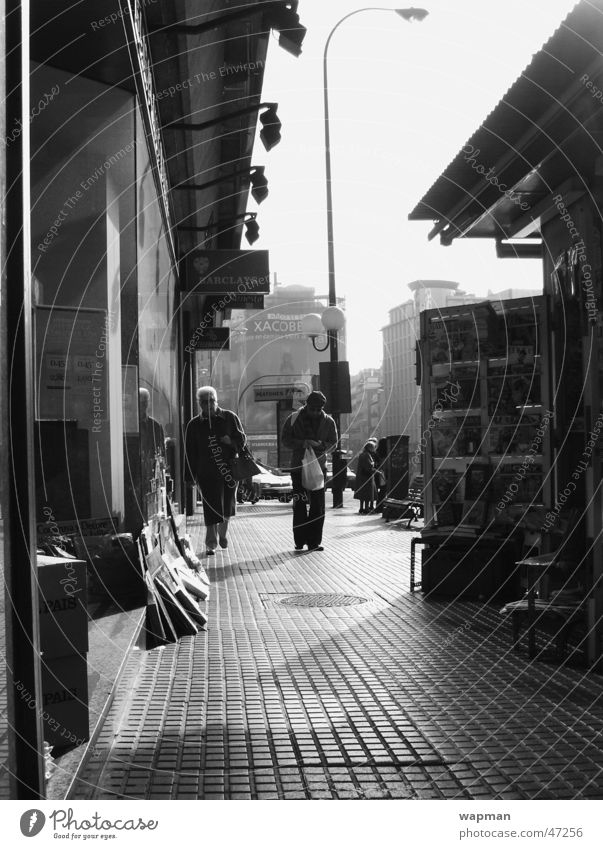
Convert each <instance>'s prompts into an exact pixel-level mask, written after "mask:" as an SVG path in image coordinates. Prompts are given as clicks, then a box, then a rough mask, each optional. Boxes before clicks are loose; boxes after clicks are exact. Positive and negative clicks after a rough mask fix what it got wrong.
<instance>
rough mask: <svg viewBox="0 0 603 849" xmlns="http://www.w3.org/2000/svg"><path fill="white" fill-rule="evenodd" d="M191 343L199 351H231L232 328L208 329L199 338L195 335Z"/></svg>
mask: <svg viewBox="0 0 603 849" xmlns="http://www.w3.org/2000/svg"><path fill="white" fill-rule="evenodd" d="M191 341H192V347H193V348H196V349H197V351H217V350H222V351H229V350H230V327H206V328H204V329H203V332H202V333H200V334H199V335H198V336H197V335H196V334H195V336H194V338H193V339H192V340H191Z"/></svg>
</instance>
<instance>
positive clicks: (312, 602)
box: [278, 593, 369, 607]
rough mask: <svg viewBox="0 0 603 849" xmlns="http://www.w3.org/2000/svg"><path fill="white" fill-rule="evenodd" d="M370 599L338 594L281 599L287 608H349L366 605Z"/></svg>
mask: <svg viewBox="0 0 603 849" xmlns="http://www.w3.org/2000/svg"><path fill="white" fill-rule="evenodd" d="M368 601H369V599H368V598H362V597H361V596H357V595H339V594H338V593H297V594H296V595H289V596H286V597H285V598H281V599H279V601H278V603H279V604H284V605H285V606H286V607H349V606H350V605H352V604H366V603H367V602H368Z"/></svg>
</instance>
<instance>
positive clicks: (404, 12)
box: [305, 6, 429, 507]
mask: <svg viewBox="0 0 603 849" xmlns="http://www.w3.org/2000/svg"><path fill="white" fill-rule="evenodd" d="M361 12H395V13H396V14H397V15H399V16H400V17H401V18H402V19H403V20H405V21H408V22H413V21H422V20H424V19H425V18H426V17H427V15H428V14H429V13H428V11H427V10H426V9H416V8H414V7H411V8H409V9H391V8H388V7H383V6H365V7H363V8H361V9H355V10H354V11H352V12H349V13H348V14H347V15H344V16H343V18H340V20H338V21H337V23H336V24H335V26H334V27H333V28H332V30H331V32H330V33H329V35H328V38H327V40H326V43H325V49H324V54H323V62H322V68H323V98H324V124H325V172H326V189H327V253H328V262H329V308H330V309H331V308H337V290H336V287H335V251H334V243H333V197H332V186H331V183H332V180H331V137H330V128H329V86H328V72H327V56H328V51H329V44H330V43H331V39H332V38H333V36H334V35H335V32H336V30H337V29H338V28H339V26H340V25H341V24H342V23H343V22H344V21H347V19H348V18H351V17H352V16H353V15H358V14H360V13H361ZM342 326H343V324H342V325H341V326H340V327H338V328H336V327H331V328H327V327H326V325H325V329H326V330H327V338H328V347H329V349H330V363H331V366H330V368H331V371H330V374H331V380H330V387H329V389H330V391H331V392H332V388H333V386H334V381H335V374H336V372H337V364H338V362H339V351H338V339H337V331H338V330H340V329H341V327H342ZM305 332H306V333H307V334H308V335H309V336H310V338H311V339H312V344H313V346H314V348H316V350H323V351H324V350H326V348H327V345H325V347H324V348H317V346H316V336H317V335H318V334H317V333H313V334H312V333H309V332H308V331H305ZM331 401H332V402H334V403H333V407H335V409H334V410H333V412H332V415H333V418H334V419H335V425H336V427H337V437H338V441H337V447H336V451H335V452H334V454H333V506H335V507H341V506H342V491H337V492H336V489H335V473H336V470H335V459H337V465H338V467H339V478H340V479H342V478H343V479H345V475H346V472H345V466H346V461H345V460H344V458H343V456H342V452H341V418H340V412H339V410H340V405H339V403H338V402H337V401H336V400H335V399H331Z"/></svg>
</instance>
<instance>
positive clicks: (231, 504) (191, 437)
mask: <svg viewBox="0 0 603 849" xmlns="http://www.w3.org/2000/svg"><path fill="white" fill-rule="evenodd" d="M197 401H198V404H199V415H198V416H195V417H194V418H193V419H191V420H190V422H189V423H188V424H187V426H186V433H185V464H184V465H185V469H184V475H185V480H186V481H188V482H189V483H196V484H197V486H198V487H199V489H200V490H201V497H202V500H203V518H204V520H205V547H206V554H207V555H208V556H211V555H212V554H215V551H216V546H217V544H218V541H219V543H220V547H221V548H227V547H228V537H227V533H228V523H229V521H230V519H231V518H232V516H234V515H235V513H236V502H237V481H236V480H235V479H234V478H233V476H232V474H231V471H230V461H231V460H232V459H233V458H234V457H235V455H236V454H237V453H238V452H239V451H241V450H242V449H243V448H244V447H245V445H246V444H247V437H246V436H245V432H244V431H243V426H242V425H241V421H240V419H239V417H238V416H237V415H236V414H235V413H233V412H231V411H230V410H222V409H221V408H220V407H219V406H218V395H217V393H216V390H215V389H214V388H213V386H201V387H199V389H198V390H197Z"/></svg>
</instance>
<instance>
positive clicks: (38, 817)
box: [20, 808, 46, 837]
mask: <svg viewBox="0 0 603 849" xmlns="http://www.w3.org/2000/svg"><path fill="white" fill-rule="evenodd" d="M45 822H46V817H45V816H44V814H43V813H42V811H39V810H38V809H37V808H32V809H31V810H30V811H25V813H24V814H23V815H22V817H21V822H20V826H21V834H22V835H24V837H35V836H36V834H39V833H40V832H41V831H42V829H43V828H44V823H45Z"/></svg>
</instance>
